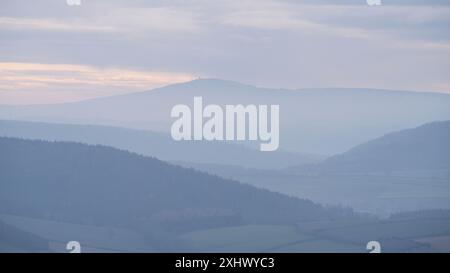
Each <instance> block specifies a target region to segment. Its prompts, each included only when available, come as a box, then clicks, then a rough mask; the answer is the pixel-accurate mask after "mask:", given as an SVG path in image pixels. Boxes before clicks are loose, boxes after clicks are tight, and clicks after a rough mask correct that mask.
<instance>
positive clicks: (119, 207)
mask: <svg viewBox="0 0 450 273" xmlns="http://www.w3.org/2000/svg"><path fill="white" fill-rule="evenodd" d="M0 150H1V151H2V153H1V154H0V213H1V214H8V215H17V216H22V217H31V218H37V219H45V220H48V221H57V222H64V223H72V224H77V225H83V226H86V225H87V226H97V227H98V226H100V227H111V228H122V229H127V230H132V231H135V232H138V233H140V234H144V235H143V236H144V237H145V238H147V240H148V242H149V245H151V247H150V246H149V249H154V248H157V249H166V250H167V249H170V247H171V246H172V247H173V246H174V245H176V249H178V250H179V249H181V246H182V245H183V244H182V242H179V241H178V240H175V239H173V238H174V235H173V234H178V233H182V232H188V231H194V230H200V229H207V228H214V227H226V226H239V225H243V224H276V225H282V224H295V223H298V222H303V221H311V220H325V219H335V218H352V217H357V216H356V215H354V214H353V213H352V212H351V211H349V210H344V209H338V208H324V207H322V206H320V205H317V204H314V203H313V202H311V201H307V200H302V199H298V198H293V197H288V196H285V195H282V194H279V193H274V192H270V191H267V190H262V189H257V188H255V187H253V186H249V185H244V184H241V183H239V182H236V181H232V180H226V179H221V178H219V177H216V176H211V175H208V174H205V173H201V172H198V171H194V170H191V169H185V168H181V167H177V166H173V165H170V164H167V163H165V162H163V161H160V160H157V159H155V158H150V157H144V156H140V155H137V154H133V153H130V152H127V151H121V150H117V149H113V148H110V147H106V146H98V145H96V146H92V145H85V144H78V143H69V142H45V141H31V140H21V139H14V138H3V137H2V138H0ZM77 230H78V232H84V231H83V230H87V229H84V228H79V229H78V228H77ZM88 230H89V229H88ZM27 231H28V232H32V230H27ZM73 233H74V232H72V234H73ZM80 236H81V235H80ZM83 237H86V236H83ZM116 249H120V246H117V245H116Z"/></svg>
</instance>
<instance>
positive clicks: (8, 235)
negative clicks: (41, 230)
mask: <svg viewBox="0 0 450 273" xmlns="http://www.w3.org/2000/svg"><path fill="white" fill-rule="evenodd" d="M49 251H50V249H49V242H48V241H47V240H45V239H43V238H40V237H38V236H36V235H34V234H32V233H29V232H26V231H23V230H20V229H18V228H16V227H14V226H12V225H8V224H6V223H4V222H3V221H0V253H1V252H49Z"/></svg>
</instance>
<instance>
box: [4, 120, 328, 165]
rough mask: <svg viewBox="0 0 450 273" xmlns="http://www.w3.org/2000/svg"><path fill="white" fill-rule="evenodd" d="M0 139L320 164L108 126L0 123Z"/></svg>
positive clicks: (213, 160)
mask: <svg viewBox="0 0 450 273" xmlns="http://www.w3.org/2000/svg"><path fill="white" fill-rule="evenodd" d="M0 136H7V137H16V138H25V139H37V140H39V139H41V140H49V141H55V140H59V141H73V142H81V143H86V144H101V145H106V146H111V147H114V148H118V149H123V150H128V151H131V152H135V153H138V154H142V155H145V156H153V157H156V158H158V159H161V160H164V161H186V162H196V163H210V164H219V165H236V166H241V167H248V168H260V169H277V168H285V167H288V166H291V165H292V164H293V162H295V164H307V163H314V162H318V161H320V160H321V159H322V158H321V157H320V156H314V155H305V154H297V153H288V152H284V151H280V150H278V151H275V152H270V153H261V152H260V151H259V150H255V149H252V148H250V147H246V146H244V145H236V144H233V143H222V142H207V141H197V142H196V141H186V142H184V141H181V142H179V141H174V140H173V139H172V138H171V136H170V135H168V134H165V133H158V132H153V131H145V130H135V129H125V128H118V127H108V126H98V125H97V126H94V125H74V124H54V123H41V122H23V121H7V120H0Z"/></svg>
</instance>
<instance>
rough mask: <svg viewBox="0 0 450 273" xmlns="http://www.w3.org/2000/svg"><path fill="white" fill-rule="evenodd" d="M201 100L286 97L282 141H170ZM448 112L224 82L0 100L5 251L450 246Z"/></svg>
mask: <svg viewBox="0 0 450 273" xmlns="http://www.w3.org/2000/svg"><path fill="white" fill-rule="evenodd" d="M216 91H221V92H216ZM194 97H202V103H203V102H204V104H205V105H207V104H208V105H211V103H213V102H221V103H222V104H223V105H266V106H267V105H279V108H280V113H283V115H280V116H279V121H280V124H279V125H280V128H279V133H280V135H279V149H276V150H274V151H271V152H263V151H261V150H260V146H259V144H260V143H258V144H257V145H255V143H254V142H252V141H251V140H252V139H254V137H253V138H252V139H245V137H243V139H242V140H241V141H239V142H235V141H229V140H228V141H175V140H174V139H173V135H172V132H171V127H172V125H173V122H174V117H173V116H171V111H172V109H173V106H174V102H177V103H181V104H185V106H187V105H189V104H192V101H193V98H194ZM355 101H357V102H358V104H356V102H355ZM405 101H407V102H408V105H409V106H410V107H411V108H410V109H409V110H403V108H398V107H397V105H401V104H402V103H405ZM331 102H332V103H331ZM325 104H326V105H325ZM325 106H326V107H325ZM449 106H450V95H444V94H435V93H429V94H424V93H418V92H406V91H405V92H396V91H389V92H388V91H382V90H351V89H349V90H333V89H330V90H314V91H311V90H278V89H274V90H267V89H260V88H257V87H251V86H247V85H241V84H239V83H235V82H228V81H222V80H195V81H192V82H188V83H184V84H177V85H171V86H167V87H164V88H161V89H156V90H152V91H148V92H141V93H135V94H130V95H125V96H116V97H114V96H113V97H107V98H101V99H93V100H87V101H81V102H76V103H65V104H53V105H52V104H49V105H37V106H36V105H28V106H23V105H20V106H1V105H0V119H1V120H0V151H1V153H0V231H1V232H0V251H1V252H69V250H68V248H67V244H68V242H77V243H79V244H80V249H81V251H82V252H261V253H266V252H365V253H367V252H369V251H370V250H369V249H368V248H367V244H368V243H369V242H372V241H375V242H377V243H379V244H380V246H381V250H382V252H449V251H450V142H449V141H448V140H449V139H450V121H449V120H450V107H449ZM380 108H383V109H384V111H383V112H382V113H380V111H379V109H380ZM117 109H121V112H122V113H120V115H117V112H118V111H117ZM205 109H206V108H203V110H205ZM317 109H323V110H321V112H320V115H319V114H317ZM343 109H346V111H343ZM411 109H413V110H414V111H413V114H411V112H410V111H412V110H411ZM241 110H243V112H242V113H241V114H244V115H245V113H246V111H244V110H245V109H244V108H243V109H241ZM247 110H248V109H247ZM199 113H200V114H201V112H199ZM285 113H289V114H285ZM191 114H192V113H191ZM266 114H268V113H266ZM86 120H87V121H88V122H86ZM191 121H193V120H191ZM191 121H189V125H191ZM204 122H206V120H204V121H202V124H201V125H203V123H204ZM215 122H216V123H217V120H215ZM216 125H218V127H219V128H220V127H221V126H220V122H218V123H217V124H216ZM222 126H223V127H224V128H225V127H226V126H225V124H222ZM244 127H245V126H244ZM179 129H181V128H179ZM183 129H184V128H183ZM197 129H202V127H198V126H197ZM197 129H196V127H195V126H194V127H193V131H191V133H195V132H194V131H197ZM263 129H264V128H263ZM265 129H268V128H265ZM211 130H212V128H211ZM213 131H214V130H212V131H211V132H213ZM214 132H215V131H214ZM255 132H257V131H256V130H255V131H254V132H253V133H255ZM273 132H275V131H273ZM201 133H202V134H201V135H202V138H203V137H205V136H204V135H203V133H204V132H201ZM223 133H224V132H223ZM235 133H237V132H235ZM241 133H242V132H241ZM267 133H269V131H267ZM194 135H195V134H194ZM244 135H245V133H244ZM224 136H225V134H224ZM253 136H255V135H253ZM189 137H191V134H189ZM273 137H274V139H272V140H273V141H275V140H276V139H275V138H277V137H275V136H274V135H273ZM207 138H208V137H207ZM218 138H219V139H220V137H218ZM211 139H213V138H211ZM224 139H226V138H225V137H224ZM269 139H270V138H267V139H265V140H269ZM276 142H278V140H277V141H276ZM274 143H275V142H274ZM262 144H264V142H263V143H262ZM266 144H267V143H266ZM203 265H204V264H203ZM185 266H186V263H185Z"/></svg>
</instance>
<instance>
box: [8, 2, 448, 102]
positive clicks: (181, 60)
mask: <svg viewBox="0 0 450 273" xmlns="http://www.w3.org/2000/svg"><path fill="white" fill-rule="evenodd" d="M81 1H82V4H81V6H69V5H67V4H66V0H40V1H29V0H0V104H21V103H49V102H63V101H74V100H80V99H85V98H92V97H97V96H107V95H114V94H123V93H127V92H135V91H142V90H148V89H151V88H154V87H158V86H163V85H166V84H170V83H175V82H184V81H189V80H192V79H195V78H198V77H202V78H207V77H213V78H222V79H228V80H235V81H240V82H244V83H249V84H253V85H257V86H267V87H285V88H305V87H308V88H309V87H369V88H384V89H401V90H415V91H438V92H449V93H450V78H449V72H450V33H449V32H450V1H442V0H441V1H439V0H434V1H433V0H423V1H420V0H411V1H407V0H384V1H383V5H382V6H378V7H370V6H368V5H367V4H366V1H365V0H335V1H333V0H309V1H308V0H304V1H301V0H298V1H295V0H284V1H283V0H278V1H275V0H248V1H246V0H240V1H233V0H215V1H210V0H193V1H185V0H183V1H181V0H170V1H169V0H167V1H164V0H155V1H141V0H128V1H126V0H123V1H119V0H81Z"/></svg>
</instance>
